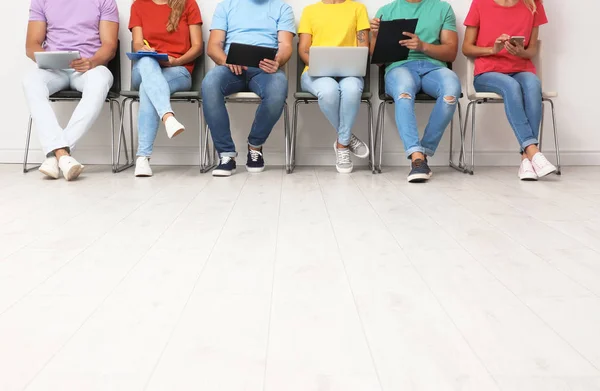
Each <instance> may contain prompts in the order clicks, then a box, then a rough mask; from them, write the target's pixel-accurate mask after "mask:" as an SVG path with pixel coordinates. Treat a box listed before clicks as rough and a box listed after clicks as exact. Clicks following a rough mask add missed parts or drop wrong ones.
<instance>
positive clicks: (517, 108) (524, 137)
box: [473, 72, 542, 153]
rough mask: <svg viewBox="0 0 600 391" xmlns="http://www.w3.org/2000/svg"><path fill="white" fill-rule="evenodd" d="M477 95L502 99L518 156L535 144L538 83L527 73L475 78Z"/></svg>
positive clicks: (539, 96)
mask: <svg viewBox="0 0 600 391" xmlns="http://www.w3.org/2000/svg"><path fill="white" fill-rule="evenodd" d="M473 85H474V87H475V90H476V91H477V92H494V93H496V94H500V95H501V96H502V99H504V110H505V111H506V117H507V118H508V122H509V123H510V126H511V127H512V128H513V131H514V132H515V135H516V136H517V140H518V141H519V145H520V146H521V153H522V152H523V151H524V150H525V148H527V147H528V146H530V145H537V144H538V136H539V134H540V123H541V121H542V83H541V82H540V79H539V78H538V77H537V76H536V75H535V74H533V73H531V72H519V73H511V74H504V73H497V72H488V73H482V74H480V75H477V76H475V81H474V82H473Z"/></svg>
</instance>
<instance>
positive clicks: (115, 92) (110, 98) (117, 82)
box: [23, 44, 129, 174]
mask: <svg viewBox="0 0 600 391" xmlns="http://www.w3.org/2000/svg"><path fill="white" fill-rule="evenodd" d="M119 52H120V44H117V51H116V55H115V57H114V58H113V59H112V60H111V61H110V62H109V63H108V65H107V68H108V69H109V70H110V71H111V73H112V75H113V85H112V86H111V88H110V90H109V92H108V95H107V97H106V99H105V103H108V104H109V110H110V119H111V121H110V126H111V168H112V171H113V172H117V170H118V156H115V128H116V126H115V116H114V111H115V110H114V105H116V106H117V107H118V109H119V117H122V114H123V111H122V108H121V103H120V102H119V99H118V98H119V97H120V90H121V59H120V57H119ZM67 91H68V92H73V91H72V90H63V91H59V92H57V93H55V94H53V95H51V96H50V97H49V98H48V99H49V101H50V102H52V103H55V102H79V101H80V100H81V93H79V95H80V96H78V97H65V96H62V93H64V92H67ZM32 127H33V118H32V117H31V115H29V121H28V126H27V136H26V138H25V154H24V157H23V173H24V174H26V173H28V172H30V171H32V170H35V169H36V168H39V167H40V166H41V164H38V165H35V166H33V167H28V159H29V147H30V142H31V132H32ZM120 130H121V134H120V135H119V139H121V137H122V136H124V134H123V129H122V128H121V129H120ZM125 155H126V156H125V157H126V159H129V158H128V156H127V151H125Z"/></svg>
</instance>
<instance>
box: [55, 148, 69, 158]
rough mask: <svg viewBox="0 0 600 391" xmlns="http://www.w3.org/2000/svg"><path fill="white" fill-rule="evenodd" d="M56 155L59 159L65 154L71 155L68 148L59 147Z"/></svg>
mask: <svg viewBox="0 0 600 391" xmlns="http://www.w3.org/2000/svg"><path fill="white" fill-rule="evenodd" d="M54 156H56V159H57V160H60V158H61V157H63V156H71V155H70V154H69V152H68V151H67V150H66V149H57V150H56V151H54Z"/></svg>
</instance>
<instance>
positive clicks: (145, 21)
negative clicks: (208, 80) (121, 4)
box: [129, 0, 202, 74]
mask: <svg viewBox="0 0 600 391" xmlns="http://www.w3.org/2000/svg"><path fill="white" fill-rule="evenodd" d="M169 15H171V7H169V5H168V4H156V3H155V2H153V1H152V0H135V1H134V2H133V5H132V6H131V17H130V18H129V29H130V30H132V29H133V28H134V27H141V28H142V31H143V34H144V39H145V40H146V41H148V43H149V44H150V46H151V47H153V48H154V49H156V51H157V52H159V53H167V54H168V55H169V56H171V57H175V58H179V57H181V56H183V55H184V54H185V53H186V52H187V51H188V50H190V48H191V47H192V42H191V39H190V25H193V24H202V16H201V15H200V8H198V3H196V0H187V1H186V3H185V9H184V10H183V13H182V14H181V19H179V26H178V27H177V30H175V31H173V32H172V33H169V32H167V23H168V22H169ZM185 67H186V68H187V70H188V71H189V72H190V74H191V73H192V71H193V70H194V63H193V62H192V63H189V64H186V65H185Z"/></svg>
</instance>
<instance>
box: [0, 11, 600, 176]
mask: <svg viewBox="0 0 600 391" xmlns="http://www.w3.org/2000/svg"><path fill="white" fill-rule="evenodd" d="M81 1H84V0H81ZM218 1H219V0H199V1H198V3H199V5H200V9H201V11H202V14H203V17H204V21H205V25H204V29H203V31H204V33H205V39H206V38H207V37H208V35H207V34H208V27H209V25H210V21H211V17H212V14H213V12H214V9H215V7H216V4H217V3H218ZM288 1H289V2H290V4H291V5H292V6H293V8H294V12H295V14H296V19H297V20H298V19H299V18H300V15H301V12H302V9H303V7H305V6H306V5H308V4H310V3H312V2H314V0H288ZM117 2H118V4H119V8H120V11H121V22H122V25H121V30H120V39H121V41H122V42H124V43H125V45H124V46H127V45H128V42H130V39H131V37H130V34H129V31H128V30H127V28H126V26H127V21H128V19H129V7H130V4H131V0H117ZM387 2H388V0H369V1H368V2H366V4H367V7H368V9H369V12H370V15H371V16H373V14H374V13H375V12H376V11H377V9H378V8H379V7H380V6H382V5H384V4H385V3H387ZM450 3H451V4H452V6H453V7H454V10H455V12H456V15H457V20H458V24H459V25H460V27H459V30H460V35H461V40H462V34H463V31H464V28H463V27H462V21H463V20H464V17H465V16H466V13H467V11H468V8H469V5H470V0H450ZM545 5H546V9H547V14H548V18H549V20H550V24H548V25H546V26H543V27H542V30H541V38H542V39H543V40H544V42H545V44H544V53H543V62H544V85H545V89H548V90H557V91H559V93H560V97H559V98H558V99H557V100H556V103H557V116H558V123H559V130H560V136H561V147H562V152H563V163H565V164H600V132H599V127H598V122H597V121H595V119H596V118H597V116H596V115H594V109H595V108H596V107H597V106H598V104H597V102H598V101H599V98H598V96H597V90H598V86H600V82H599V80H600V78H599V77H598V73H597V70H596V69H595V68H596V64H598V62H599V61H598V60H600V58H599V56H598V54H597V51H596V52H594V50H595V49H594V42H595V41H594V40H593V39H591V37H592V36H593V35H592V34H591V31H592V26H593V25H594V23H597V15H598V14H599V12H600V5H599V4H598V2H596V1H594V0H579V1H577V2H576V4H573V3H572V2H569V1H559V0H547V1H546V2H545ZM28 8H29V0H16V1H7V0H5V1H2V2H0V36H2V37H3V52H4V53H5V56H6V57H5V59H4V60H3V61H2V65H1V67H2V72H0V80H1V83H0V85H2V87H3V91H4V92H5V93H4V94H2V95H0V96H1V98H0V99H2V105H1V107H2V108H3V118H4V121H3V126H2V127H1V128H0V162H11V163H16V162H20V161H21V159H22V153H23V145H24V140H25V130H26V125H27V117H28V110H27V106H26V104H25V101H24V97H23V93H22V89H21V79H22V76H23V74H24V73H25V71H27V70H28V69H31V68H32V67H33V66H34V64H33V63H32V62H31V61H30V60H28V59H27V58H26V57H25V53H24V45H25V31H26V24H27V16H28ZM67 12H68V11H67ZM590 39H591V40H590ZM124 49H126V48H122V50H121V51H122V53H121V56H122V59H123V84H124V86H125V87H126V86H127V85H128V84H129V74H130V72H129V62H128V60H127V59H126V57H125V56H124V54H123V53H124V51H125V50H124ZM290 64H291V68H290V70H291V74H294V72H295V68H296V67H295V57H294V58H293V59H292V61H291V63H290ZM465 65H466V64H465V59H464V58H463V57H462V55H459V58H458V60H457V62H456V64H455V70H456V72H457V73H458V74H459V76H460V77H461V79H462V80H463V81H464V80H465V68H466V66H465ZM209 66H210V67H212V64H211V65H209ZM375 72H376V70H375V69H373V80H372V82H373V83H372V86H373V87H372V90H373V91H374V92H377V87H376V73H375ZM291 79H292V80H291V81H290V96H291V93H292V92H293V91H294V90H295V81H294V80H295V79H294V78H293V77H292V78H291ZM463 83H464V82H463ZM290 102H292V99H291V98H290ZM373 103H374V105H375V110H376V105H377V104H378V103H379V101H378V100H377V99H375V100H374V102H373ZM463 104H464V106H463V108H464V107H465V106H466V102H464V101H463ZM72 107H73V106H72V105H70V104H68V103H67V104H65V103H61V104H59V105H57V112H58V113H59V117H60V119H61V121H63V122H65V121H67V119H68V116H69V115H70V113H71V111H72ZM175 110H176V112H177V114H178V116H179V117H181V118H182V121H183V122H184V123H186V124H188V125H187V126H188V131H187V132H186V133H184V134H183V135H181V136H179V137H177V138H176V139H173V140H168V139H167V137H166V136H165V135H164V132H162V131H161V132H160V133H159V138H158V140H157V143H156V148H155V153H154V156H153V161H154V162H155V164H197V163H198V156H197V155H198V154H197V145H198V131H197V129H196V127H195V125H194V124H195V122H194V121H195V119H194V118H195V117H194V113H195V111H194V109H193V108H192V107H191V105H186V104H179V105H177V106H175ZM254 110H255V107H253V106H248V105H235V106H231V107H230V113H231V117H232V129H234V138H235V140H236V143H237V145H238V149H239V150H240V151H244V150H245V145H244V142H245V137H246V135H247V132H248V131H249V127H250V124H251V121H252V118H253V113H254ZM430 110H431V106H428V105H424V106H423V105H422V106H420V107H418V109H417V113H418V119H419V124H420V127H421V128H423V126H424V124H425V123H426V121H427V118H428V115H429V112H430ZM366 117H367V115H366V110H364V109H361V114H360V117H359V120H358V121H357V124H356V127H355V130H354V131H355V132H356V133H357V134H359V135H360V136H361V137H363V138H364V139H365V140H366V130H365V129H366V124H367V120H366ZM108 118H109V117H108V110H106V112H105V113H103V115H102V116H101V118H100V120H99V121H98V122H97V123H96V125H95V126H94V128H93V129H92V130H91V131H90V133H89V134H88V135H87V136H86V137H85V138H84V139H83V141H82V142H81V143H80V144H79V145H78V149H77V156H78V158H80V159H81V160H82V161H83V162H86V163H94V164H96V163H104V164H107V163H108V162H109V161H110V149H109V143H110V136H109V131H108V130H109V121H108ZM478 118H479V119H480V121H479V124H480V126H479V130H480V131H479V133H478V137H477V147H476V150H477V151H478V152H479V153H478V162H479V164H494V165H495V164H498V165H499V164H511V165H514V164H516V162H517V161H518V156H517V154H516V153H515V151H516V149H517V148H518V147H517V143H516V141H515V138H514V136H513V134H512V131H511V129H510V127H509V126H508V123H507V121H506V119H505V117H504V113H503V109H502V106H501V105H489V106H486V107H481V108H480V109H479V110H478ZM549 119H550V117H549V116H547V117H546V121H547V122H546V123H547V124H549V123H550V122H549ZM386 122H387V124H388V126H387V132H386V135H385V142H384V145H385V147H384V163H387V164H406V162H405V160H404V159H403V154H402V144H401V142H400V139H399V137H398V133H397V131H396V128H395V126H394V125H393V116H392V110H389V111H388V115H387V117H386ZM546 129H547V130H550V128H549V127H547V128H546ZM34 132H35V131H34ZM546 135H547V136H550V132H548V133H546ZM34 139H35V134H34ZM334 139H335V134H334V130H333V129H332V128H330V126H329V124H328V123H327V122H326V120H325V118H324V117H323V116H322V115H321V113H320V112H319V109H318V107H317V106H316V105H310V106H302V107H301V115H300V119H299V135H298V141H299V143H298V159H297V160H298V163H299V164H330V163H332V162H333V156H332V151H331V147H330V145H331V144H332V143H333V140H334ZM553 148H554V145H553V143H552V140H551V138H550V137H546V138H545V149H546V150H547V152H550V151H551V150H552V149H553ZM447 150H448V134H447V135H446V137H445V138H444V140H443V141H442V144H441V145H440V148H439V151H438V155H436V158H434V160H433V163H434V164H445V161H446V152H447ZM265 151H266V154H267V159H268V163H270V164H283V161H284V153H283V151H284V146H283V125H282V122H281V121H280V122H279V124H278V125H277V127H276V128H275V129H274V131H273V134H272V136H271V138H270V139H269V141H268V143H267V145H266V147H265ZM32 152H33V153H32V158H34V159H36V158H37V159H39V158H41V152H40V150H39V145H38V144H37V141H34V143H33V149H32Z"/></svg>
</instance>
